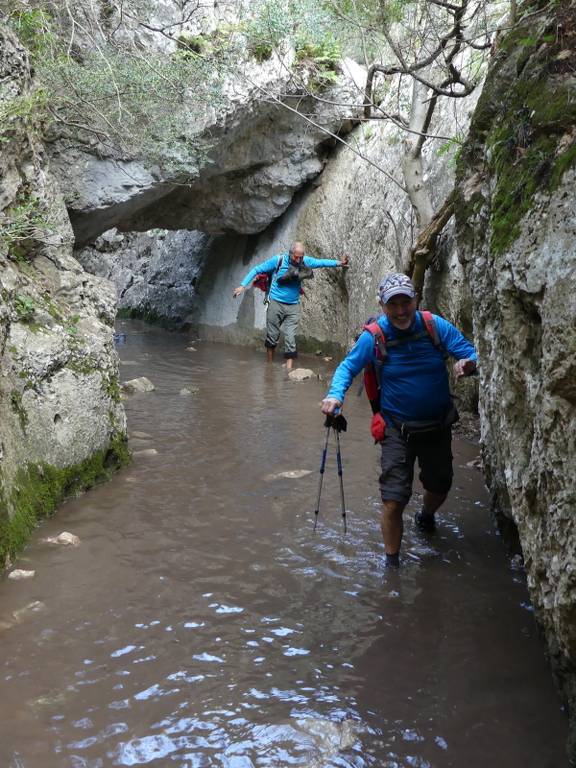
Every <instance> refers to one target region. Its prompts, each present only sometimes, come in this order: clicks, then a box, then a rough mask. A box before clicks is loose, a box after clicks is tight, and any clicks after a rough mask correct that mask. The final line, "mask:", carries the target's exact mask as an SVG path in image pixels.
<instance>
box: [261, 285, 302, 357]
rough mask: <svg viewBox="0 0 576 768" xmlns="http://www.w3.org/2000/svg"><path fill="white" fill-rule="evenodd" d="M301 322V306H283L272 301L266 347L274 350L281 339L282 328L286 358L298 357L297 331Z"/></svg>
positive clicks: (267, 325)
mask: <svg viewBox="0 0 576 768" xmlns="http://www.w3.org/2000/svg"><path fill="white" fill-rule="evenodd" d="M299 320H300V304H282V302H280V301H274V299H270V303H269V304H268V309H267V311H266V341H265V342H264V346H265V347H268V348H269V349H274V348H275V347H276V345H277V344H278V339H279V337H280V327H282V332H283V333H284V357H285V358H287V359H288V358H294V357H297V356H298V352H297V351H296V331H297V330H298V321H299Z"/></svg>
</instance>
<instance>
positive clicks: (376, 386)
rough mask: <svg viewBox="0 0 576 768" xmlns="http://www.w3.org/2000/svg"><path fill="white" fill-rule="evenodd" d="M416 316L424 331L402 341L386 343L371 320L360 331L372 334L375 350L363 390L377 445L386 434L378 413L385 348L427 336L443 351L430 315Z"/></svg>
mask: <svg viewBox="0 0 576 768" xmlns="http://www.w3.org/2000/svg"><path fill="white" fill-rule="evenodd" d="M418 314H419V315H420V317H421V318H422V322H423V323H424V328H425V330H424V331H419V332H418V333H414V334H412V335H411V336H406V337H404V338H402V339H392V340H391V341H387V340H386V336H385V335H384V331H383V330H382V328H381V327H380V324H379V323H378V322H377V321H376V320H373V319H370V320H369V321H368V322H367V323H366V324H365V325H364V327H363V329H362V330H364V331H369V332H370V333H371V334H372V336H373V337H374V345H375V348H376V361H375V362H370V363H368V365H367V366H366V367H365V368H364V389H365V390H366V395H367V396H368V400H369V401H370V406H371V408H372V414H373V415H372V422H371V424H370V431H371V433H372V437H373V438H374V440H375V442H377V443H381V442H382V440H384V434H385V432H386V422H385V421H384V417H383V416H382V413H381V412H380V378H381V375H382V366H383V364H384V363H385V362H386V358H387V357H388V351H387V349H386V347H387V346H388V347H395V346H400V345H401V344H405V343H406V342H408V341H414V340H416V339H421V338H423V337H425V336H429V337H430V339H431V340H432V343H433V344H434V346H435V347H436V349H439V350H441V351H443V349H442V345H441V344H440V338H439V336H438V329H437V328H436V323H435V321H434V316H433V315H432V313H431V312H428V311H426V310H424V311H421V312H419V313H418Z"/></svg>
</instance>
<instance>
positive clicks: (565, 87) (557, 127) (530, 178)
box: [459, 22, 576, 253]
mask: <svg viewBox="0 0 576 768" xmlns="http://www.w3.org/2000/svg"><path fill="white" fill-rule="evenodd" d="M553 25H554V22H551V25H550V26H551V27H553ZM561 47H562V45H561V41H557V39H556V35H554V34H551V33H550V27H549V28H548V29H545V30H542V31H541V33H540V34H537V33H534V32H533V31H532V30H531V31H530V34H527V32H526V28H518V29H516V30H514V31H513V32H512V33H511V34H510V35H509V36H508V37H507V38H505V40H504V41H503V43H502V53H501V54H500V55H501V57H515V62H516V67H515V69H516V72H517V73H518V76H517V77H516V78H511V79H510V81H509V85H508V88H505V89H504V90H502V89H500V90H499V91H498V92H496V91H495V89H494V87H493V84H492V83H491V81H490V79H489V81H488V82H487V84H486V86H485V88H484V92H483V95H482V97H481V99H480V101H479V103H478V107H477V110H476V114H475V117H474V121H473V123H472V126H471V139H472V140H471V142H470V145H469V146H470V147H471V148H472V149H469V150H468V151H466V152H465V153H464V156H463V157H462V158H461V160H460V167H459V174H461V173H464V172H465V168H466V166H467V165H472V166H476V165H477V164H478V162H479V157H478V155H477V153H478V152H479V151H482V148H483V146H486V147H487V149H488V153H487V157H488V166H489V171H490V176H491V177H492V178H494V179H495V187H494V189H493V192H492V199H491V221H490V223H491V230H492V235H491V247H492V250H493V251H494V252H495V253H502V252H503V251H505V250H506V249H507V248H508V247H509V246H510V245H511V244H512V243H513V242H514V240H515V239H516V238H517V237H518V235H519V233H520V224H521V221H522V219H523V218H524V217H525V216H526V214H528V213H529V211H530V210H532V208H533V206H534V199H535V194H536V193H537V192H539V191H542V192H553V191H554V189H556V188H557V187H558V185H559V184H560V183H561V180H562V176H563V174H564V172H565V171H566V170H567V169H568V168H571V167H573V166H574V164H575V163H576V136H575V135H574V133H573V127H574V124H575V123H576V91H575V89H574V87H573V85H571V80H570V78H566V77H564V78H562V77H557V76H556V75H559V74H562V71H561V70H562V63H561V60H560V62H559V60H558V58H557V57H558V53H559V52H560V50H561ZM499 71H501V68H499ZM471 203H472V201H471ZM478 204H479V201H478V200H476V201H474V203H473V205H474V206H477V205H478ZM471 213H473V211H472V210H471V211H464V210H463V209H462V210H461V213H460V218H461V220H464V218H465V217H466V215H470V214H471Z"/></svg>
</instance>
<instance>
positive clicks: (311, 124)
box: [50, 56, 365, 246]
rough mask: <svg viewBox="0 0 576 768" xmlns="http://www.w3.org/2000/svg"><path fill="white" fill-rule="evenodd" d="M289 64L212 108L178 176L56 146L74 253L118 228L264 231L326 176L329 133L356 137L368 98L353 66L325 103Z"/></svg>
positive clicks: (252, 79) (255, 72)
mask: <svg viewBox="0 0 576 768" xmlns="http://www.w3.org/2000/svg"><path fill="white" fill-rule="evenodd" d="M291 63H292V62H291V60H290V56H288V58H285V59H283V60H282V61H280V59H278V58H277V57H273V58H272V59H271V61H270V62H265V64H264V65H259V64H258V65H257V64H255V63H251V64H250V63H247V64H246V65H245V68H244V69H243V74H242V77H241V78H240V79H239V80H237V81H236V80H235V81H234V82H229V83H227V84H226V87H225V98H224V101H223V104H222V105H221V106H220V107H218V108H214V109H209V108H206V110H205V114H204V116H203V117H202V118H201V119H199V120H198V121H197V122H196V123H195V124H194V125H191V126H189V135H188V140H189V141H191V142H194V143H195V145H196V146H197V153H196V154H195V155H194V159H190V160H189V161H188V164H186V163H184V164H183V167H180V168H179V170H178V172H177V173H176V172H169V171H166V170H161V169H159V168H158V167H152V168H150V167H147V166H146V165H145V164H144V163H141V162H138V161H136V160H134V159H126V158H122V157H105V156H104V157H101V156H99V155H97V154H96V153H92V152H90V151H88V150H85V149H81V148H79V147H73V148H71V147H70V146H68V144H66V143H64V142H62V141H60V140H56V141H55V142H53V143H52V144H51V145H50V153H51V157H52V164H53V167H54V170H55V173H56V174H57V176H58V178H59V180H60V184H61V188H62V189H63V190H64V194H65V198H66V203H67V206H68V210H69V213H70V219H71V221H72V225H73V228H74V234H75V238H76V245H77V246H82V245H85V244H87V243H89V242H90V241H92V240H94V239H95V238H96V237H97V236H98V235H100V234H101V233H103V232H105V231H106V230H109V229H112V228H113V227H116V228H117V229H119V230H121V231H133V230H136V231H147V230H150V229H152V228H158V227H161V228H164V229H190V230H201V231H202V232H205V233H210V234H222V233H225V232H230V231H234V232H238V233H243V234H249V233H255V232H261V231H262V230H264V229H265V228H266V227H267V226H268V225H269V224H270V223H271V222H272V221H274V220H275V219H276V218H278V216H280V215H281V214H282V213H283V212H284V211H285V210H286V209H287V208H288V206H289V205H290V202H291V201H292V198H293V196H294V194H295V193H296V192H297V191H298V189H300V188H301V187H302V186H303V185H304V184H305V183H306V182H307V181H309V180H310V179H312V178H314V177H315V176H317V175H318V173H320V171H321V170H322V168H323V167H324V163H325V160H326V155H327V150H326V143H327V141H329V140H330V137H329V135H328V134H327V133H326V130H327V131H330V132H332V133H339V134H344V133H346V132H347V131H349V130H350V129H351V127H352V122H351V121H350V119H349V118H350V114H351V113H353V112H354V105H359V103H360V102H361V98H362V97H361V94H362V85H363V82H364V79H365V71H364V70H363V69H362V68H361V67H359V66H358V65H357V64H355V63H354V62H352V61H350V60H347V61H345V62H343V63H342V65H341V74H340V83H339V84H338V85H337V86H335V87H333V88H331V89H330V90H328V91H326V93H325V94H324V97H325V98H324V99H323V100H321V101H316V100H314V99H311V98H309V97H306V96H305V95H303V94H302V93H301V88H299V87H297V86H296V85H295V84H294V82H293V80H292V73H291V69H290V65H291ZM341 103H342V104H345V105H346V106H339V104H341ZM348 105H351V106H348ZM302 115H306V116H307V118H306V119H305V118H303V117H302Z"/></svg>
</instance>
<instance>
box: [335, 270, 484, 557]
mask: <svg viewBox="0 0 576 768" xmlns="http://www.w3.org/2000/svg"><path fill="white" fill-rule="evenodd" d="M379 297H380V306H381V307H382V310H383V312H384V314H383V315H382V316H381V317H379V318H378V320H377V322H378V325H379V326H380V328H381V329H382V331H383V333H384V337H385V340H386V343H385V350H386V357H385V359H384V362H382V364H381V365H380V367H379V370H380V408H381V412H382V416H383V418H384V421H385V422H386V428H385V433H384V436H383V440H382V460H381V461H382V474H381V475H380V492H381V496H382V503H383V509H382V520H381V527H382V536H383V538H384V548H385V551H386V564H387V565H391V566H397V565H398V564H399V552H400V544H401V541H402V532H403V520H402V513H403V511H404V507H405V506H406V504H407V503H408V500H409V499H410V496H411V493H412V480H413V477H414V463H415V460H416V459H418V464H419V466H420V480H421V482H422V485H423V487H424V500H423V507H422V510H421V511H420V512H418V513H417V514H416V524H417V526H418V527H419V528H420V529H421V530H424V531H433V530H434V528H435V518H434V513H435V512H436V510H437V509H438V508H439V507H440V506H441V504H442V503H443V502H444V500H445V499H446V496H447V495H448V491H449V490H450V487H451V485H452V474H453V472H452V451H451V440H452V434H451V426H450V425H451V424H452V423H453V422H454V421H455V420H456V419H457V418H458V417H457V414H456V412H455V411H454V408H453V405H452V401H451V397H450V389H449V381H448V373H447V371H446V365H445V362H444V356H445V353H447V354H449V355H451V356H452V357H454V358H455V359H456V363H455V364H454V372H455V374H456V376H457V377H460V376H467V375H470V374H471V373H473V372H474V371H475V370H476V352H475V351H474V347H473V346H472V344H470V342H469V341H467V340H466V339H465V338H464V336H463V335H462V334H461V333H460V331H459V330H458V329H457V328H455V327H454V326H453V325H452V324H451V323H449V322H448V321H447V320H444V319H443V318H441V317H439V316H437V315H432V319H433V324H434V326H435V329H436V335H437V342H438V343H435V339H433V337H432V336H431V335H430V332H429V331H427V329H426V327H425V323H424V320H423V317H422V315H421V314H420V313H419V312H417V305H416V293H415V290H414V286H413V285H412V283H411V281H410V280H409V278H408V277H407V276H406V275H402V274H396V273H394V274H390V275H387V276H386V277H385V278H384V280H383V281H382V282H381V283H380V287H379ZM376 358H377V352H376V344H375V337H374V335H373V334H372V333H371V332H370V331H368V330H365V331H363V333H362V334H361V335H360V337H359V338H358V341H357V342H356V344H355V345H354V347H353V348H352V349H351V351H350V352H349V353H348V355H347V356H346V358H345V359H344V360H343V361H342V362H341V363H340V365H339V366H338V368H337V369H336V371H335V373H334V377H333V379H332V383H331V385H330V389H329V391H328V394H327V396H326V398H325V399H324V400H323V401H322V412H323V413H326V414H334V412H335V411H337V410H338V409H340V408H341V407H342V404H343V402H344V395H345V393H346V391H347V389H348V387H349V386H350V384H351V383H352V380H353V378H354V377H355V376H356V375H357V374H358V373H360V371H361V370H362V369H363V368H364V367H365V366H366V365H367V364H368V363H370V362H374V361H375V360H376Z"/></svg>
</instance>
